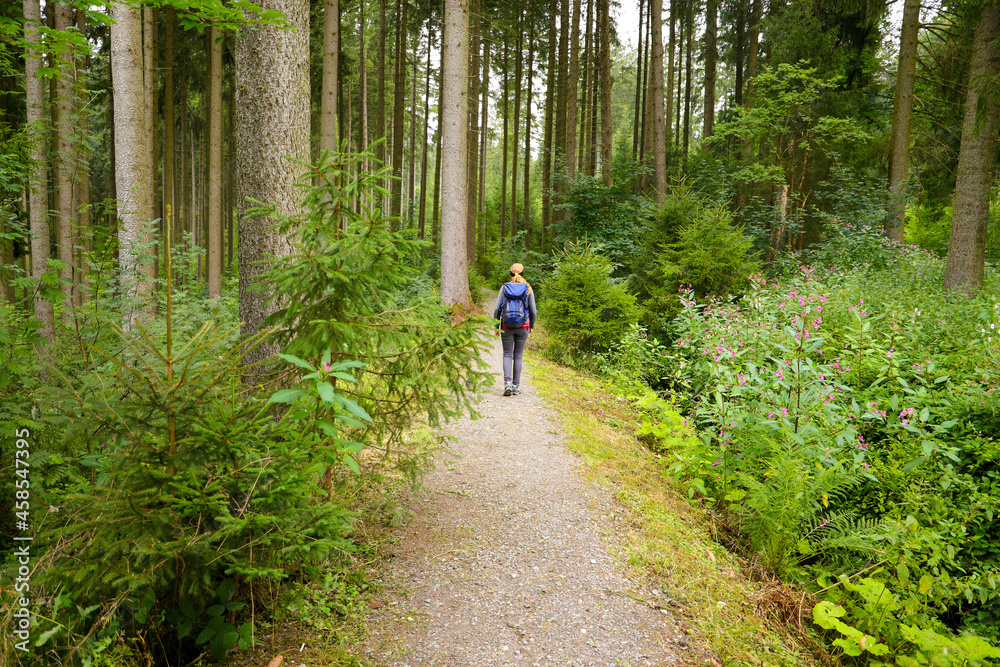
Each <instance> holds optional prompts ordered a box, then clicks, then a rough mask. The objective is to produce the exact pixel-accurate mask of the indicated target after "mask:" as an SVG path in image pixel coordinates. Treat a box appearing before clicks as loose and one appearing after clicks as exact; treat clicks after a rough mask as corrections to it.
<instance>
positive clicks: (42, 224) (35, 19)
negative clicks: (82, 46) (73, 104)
mask: <svg viewBox="0 0 1000 667" xmlns="http://www.w3.org/2000/svg"><path fill="white" fill-rule="evenodd" d="M22 8H23V11H24V18H25V21H24V41H25V43H26V45H27V46H26V48H25V54H24V55H25V59H24V75H25V76H24V78H25V88H26V91H25V92H26V97H27V105H26V106H27V127H28V132H29V133H30V135H31V136H32V138H33V139H34V141H32V155H31V157H32V167H31V171H30V172H29V173H28V189H29V191H30V194H29V196H30V200H29V203H28V218H29V221H30V224H31V277H32V278H33V280H34V283H35V285H36V294H35V299H34V305H35V319H36V320H37V321H38V322H39V324H40V325H41V328H40V329H39V331H38V332H39V334H41V336H42V337H43V338H44V339H45V340H46V341H47V342H48V344H49V345H51V344H52V342H53V341H54V340H55V321H54V318H53V313H52V302H51V301H48V300H46V299H44V298H43V297H42V295H41V294H39V293H38V292H37V286H40V285H41V283H42V276H43V275H45V273H46V272H47V271H48V270H49V267H48V263H49V257H50V253H51V246H50V240H49V203H48V193H47V189H48V188H47V186H48V176H47V171H48V168H47V167H46V161H45V141H44V129H43V123H44V122H45V92H44V88H43V87H42V85H43V84H42V80H41V79H40V78H39V77H38V72H39V70H41V68H42V52H41V48H40V44H41V41H42V40H41V10H40V9H39V5H38V0H23V2H22ZM50 352H51V348H50V347H48V346H46V347H43V348H42V349H41V350H39V358H40V359H41V360H43V361H47V360H48V359H49V354H50ZM43 375H44V373H43Z"/></svg>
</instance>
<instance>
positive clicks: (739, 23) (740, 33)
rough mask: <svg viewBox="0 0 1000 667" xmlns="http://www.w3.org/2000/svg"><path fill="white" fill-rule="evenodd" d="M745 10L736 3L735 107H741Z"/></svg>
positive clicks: (741, 5) (741, 4) (740, 4)
mask: <svg viewBox="0 0 1000 667" xmlns="http://www.w3.org/2000/svg"><path fill="white" fill-rule="evenodd" d="M745 12H746V9H745V7H744V5H743V3H738V4H737V8H736V45H735V56H734V58H735V60H736V62H735V65H736V83H735V85H734V91H733V101H734V102H736V106H738V107H741V106H743V58H744V55H745V54H744V46H745V43H746V14H745Z"/></svg>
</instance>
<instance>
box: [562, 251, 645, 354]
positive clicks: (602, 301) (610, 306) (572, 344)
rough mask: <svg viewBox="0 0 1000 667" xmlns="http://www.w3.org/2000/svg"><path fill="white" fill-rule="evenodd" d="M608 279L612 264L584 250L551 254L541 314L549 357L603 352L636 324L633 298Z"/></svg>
mask: <svg viewBox="0 0 1000 667" xmlns="http://www.w3.org/2000/svg"><path fill="white" fill-rule="evenodd" d="M611 273H612V264H611V260H610V259H608V258H607V257H605V256H603V255H601V254H599V253H598V252H597V251H596V250H595V249H594V248H593V247H591V246H589V245H586V244H583V243H571V244H569V245H567V246H566V249H565V250H563V251H561V252H559V253H557V254H556V268H555V271H553V273H552V277H551V278H550V279H549V281H548V297H547V298H546V300H545V309H544V311H543V314H544V316H545V321H546V327H547V330H548V332H549V334H550V335H551V346H552V351H553V352H554V353H559V354H563V355H571V354H572V353H573V352H577V351H578V352H582V353H584V354H594V353H596V352H605V351H607V350H608V349H609V348H610V347H611V346H612V345H613V344H614V343H615V341H616V340H618V339H619V338H620V337H621V336H622V335H623V334H624V333H625V331H626V330H627V328H628V326H629V325H630V324H632V323H634V322H635V320H636V315H637V311H636V306H635V297H634V296H632V295H631V294H630V293H629V292H628V290H626V289H625V286H624V285H623V284H621V283H619V282H617V281H616V280H615V279H614V278H612V277H611Z"/></svg>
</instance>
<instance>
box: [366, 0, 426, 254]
mask: <svg viewBox="0 0 1000 667" xmlns="http://www.w3.org/2000/svg"><path fill="white" fill-rule="evenodd" d="M361 5H362V6H364V2H362V3H361ZM433 38H434V33H433V32H432V31H431V30H428V31H427V72H426V74H425V76H426V77H427V80H426V81H425V83H424V147H423V151H422V153H423V156H422V157H421V158H420V162H421V164H420V212H419V214H418V219H419V225H420V227H419V229H420V231H419V234H420V238H424V230H425V224H426V220H427V139H428V134H429V132H430V130H429V128H430V124H431V47H432V46H433V41H434V39H433ZM362 115H364V114H362ZM363 123H364V119H363V118H362V124H363Z"/></svg>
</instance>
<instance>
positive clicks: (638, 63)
mask: <svg viewBox="0 0 1000 667" xmlns="http://www.w3.org/2000/svg"><path fill="white" fill-rule="evenodd" d="M708 1H709V2H711V1H712V0H708ZM661 4H662V3H661ZM645 9H646V2H645V0H639V44H638V48H637V49H636V50H637V52H638V53H637V54H636V59H635V103H634V105H633V113H632V157H633V158H634V157H635V156H637V155H638V154H639V125H640V124H641V120H642V109H641V107H640V106H639V102H640V100H641V99H642V73H643V71H644V68H643V63H644V61H645V59H644V58H643V53H642V41H643V40H642V38H643V32H642V26H643V22H642V19H643V10H645ZM588 27H589V26H588ZM660 48H661V50H662V48H663V46H662V45H661V46H660Z"/></svg>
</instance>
